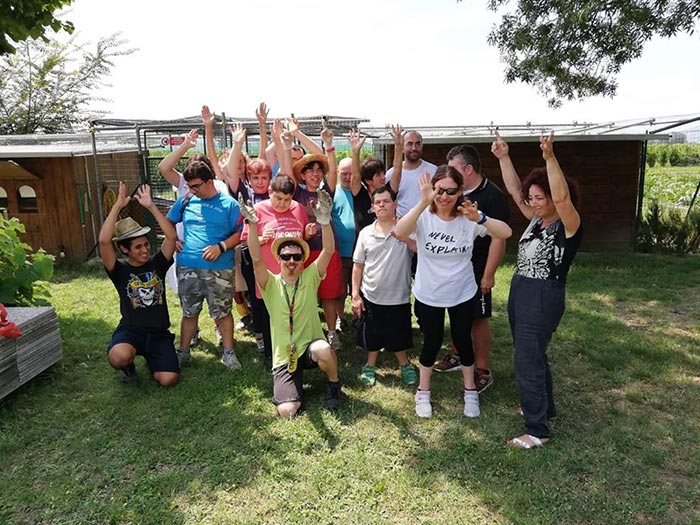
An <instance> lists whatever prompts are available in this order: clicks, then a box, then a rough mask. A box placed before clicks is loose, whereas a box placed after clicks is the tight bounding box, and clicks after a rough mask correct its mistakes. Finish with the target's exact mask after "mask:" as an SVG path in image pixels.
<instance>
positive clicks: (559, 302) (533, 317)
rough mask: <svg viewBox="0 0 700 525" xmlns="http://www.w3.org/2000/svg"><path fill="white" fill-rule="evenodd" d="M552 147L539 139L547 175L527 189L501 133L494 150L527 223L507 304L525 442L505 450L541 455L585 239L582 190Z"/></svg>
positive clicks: (535, 174)
mask: <svg viewBox="0 0 700 525" xmlns="http://www.w3.org/2000/svg"><path fill="white" fill-rule="evenodd" d="M553 143H554V132H551V133H550V134H549V136H543V137H541V138H540V149H541V150H542V157H543V158H544V160H545V164H546V167H544V168H536V169H534V170H532V171H531V172H530V174H529V175H528V176H527V177H525V178H524V179H523V180H522V181H521V180H520V178H519V177H518V174H517V173H516V171H515V167H514V166H513V162H512V161H511V159H510V155H509V149H508V144H507V143H506V141H505V140H503V138H502V137H501V135H500V134H499V133H498V132H496V141H495V142H494V143H493V145H492V146H491V151H492V152H493V154H494V156H495V157H496V158H497V159H498V162H499V165H500V167H501V173H502V174H503V181H504V182H505V185H506V188H507V189H508V193H509V194H510V195H511V197H513V200H514V201H515V203H516V204H517V206H518V209H519V210H520V212H521V213H522V214H523V215H524V216H525V218H527V219H528V220H529V221H530V224H529V225H528V226H527V228H526V229H525V231H524V232H523V234H522V236H521V237H520V240H519V241H518V257H517V261H516V265H515V275H513V280H512V281H511V285H510V295H509V296H508V320H509V322H510V329H511V333H512V335H513V346H514V347H515V359H514V361H515V378H516V381H517V384H518V391H519V393H520V408H519V412H520V413H522V415H523V417H524V419H525V434H523V435H521V436H518V437H515V438H513V439H510V440H509V441H508V443H509V444H510V445H511V446H513V447H515V448H524V449H529V448H533V447H541V446H542V445H544V444H545V443H547V441H548V440H549V438H550V436H551V431H550V428H549V424H548V421H549V420H551V419H553V418H555V417H556V408H555V405H554V397H553V388H552V372H551V370H550V367H549V359H548V357H547V347H548V346H549V342H550V340H551V339H552V334H553V333H554V331H555V330H556V329H557V327H558V326H559V322H560V321H561V318H562V315H563V314H564V309H565V303H566V297H565V292H566V278H567V275H568V273H569V268H570V266H571V263H572V261H573V259H574V256H575V255H576V252H577V251H578V249H579V247H580V246H581V238H582V236H583V227H582V225H581V217H580V215H579V213H578V210H577V209H576V207H577V206H578V185H577V184H576V182H575V181H574V180H573V179H570V178H568V177H566V176H565V175H564V173H563V172H562V170H561V167H560V166H559V162H558V161H557V158H556V157H555V156H554V146H553Z"/></svg>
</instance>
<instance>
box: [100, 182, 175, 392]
mask: <svg viewBox="0 0 700 525" xmlns="http://www.w3.org/2000/svg"><path fill="white" fill-rule="evenodd" d="M134 198H135V199H136V200H137V201H138V203H139V204H140V205H141V206H143V207H144V208H145V209H146V210H148V211H149V212H150V213H151V215H153V218H155V220H156V222H157V223H158V226H160V228H161V230H162V231H163V235H164V236H165V238H164V239H163V243H162V244H161V246H160V250H159V251H158V252H157V253H155V254H154V255H153V256H151V245H150V243H149V241H148V237H147V234H148V233H149V232H150V231H151V229H150V228H149V227H143V228H142V227H141V226H140V225H139V224H138V223H137V222H136V221H135V220H134V219H132V218H131V217H126V218H124V219H122V220H118V219H119V213H120V212H121V211H122V210H123V209H124V208H125V207H126V205H127V204H129V200H130V197H128V196H127V194H126V186H124V183H122V182H120V183H119V192H118V196H117V202H116V203H115V204H114V206H112V209H111V210H110V212H109V214H108V215H107V218H106V219H105V222H104V224H103V225H102V228H101V229H100V235H99V243H100V258H101V259H102V264H103V265H104V268H105V270H106V271H107V275H108V276H109V278H110V280H111V281H112V283H113V284H114V287H115V288H116V290H117V293H118V294H119V310H120V312H121V319H120V321H119V326H117V329H116V330H115V331H114V333H113V334H112V339H111V341H110V343H109V346H108V348H107V355H108V358H109V364H110V365H111V366H112V367H113V368H116V369H117V370H119V380H120V381H121V382H122V383H125V384H136V383H138V381H139V378H138V373H137V372H136V366H135V365H134V359H135V357H136V356H137V355H141V356H143V357H144V358H145V359H146V365H147V366H148V370H149V371H150V372H151V374H153V378H154V379H155V380H156V381H157V382H158V384H160V385H161V386H172V385H174V384H175V383H177V381H178V379H179V377H180V365H179V363H178V359H177V354H176V353H175V344H174V341H175V336H174V335H173V334H172V333H171V332H170V330H169V328H170V315H169V314H168V302H167V300H166V297H165V274H166V272H167V270H168V268H169V267H170V266H171V265H172V264H173V254H174V252H175V243H176V241H177V234H176V233H175V228H174V227H173V225H172V224H171V223H170V221H168V220H167V219H166V218H165V216H164V215H163V214H162V213H161V211H160V210H159V209H158V207H157V206H156V205H155V204H153V200H152V199H151V188H150V187H149V186H146V185H144V186H141V187H140V188H139V189H138V191H137V193H136V195H135V196H134ZM114 243H116V244H117V247H118V248H119V251H120V252H121V254H122V255H124V256H125V257H126V261H120V260H118V259H117V254H116V252H115V250H114Z"/></svg>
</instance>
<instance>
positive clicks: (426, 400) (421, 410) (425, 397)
mask: <svg viewBox="0 0 700 525" xmlns="http://www.w3.org/2000/svg"><path fill="white" fill-rule="evenodd" d="M416 415H417V416H418V417H433V405H432V404H431V403H430V390H427V391H425V390H417V391H416Z"/></svg>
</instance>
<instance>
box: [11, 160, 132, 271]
mask: <svg viewBox="0 0 700 525" xmlns="http://www.w3.org/2000/svg"><path fill="white" fill-rule="evenodd" d="M97 159H98V166H99V170H100V182H101V183H100V187H99V189H98V188H97V184H96V178H95V169H94V162H93V158H92V156H85V157H43V158H17V159H15V162H17V163H18V164H19V165H20V166H22V167H23V168H25V169H27V170H28V171H30V172H31V173H32V174H34V175H36V176H37V177H39V179H38V180H29V181H28V180H22V181H12V180H5V181H2V185H3V187H4V188H5V189H6V190H7V193H8V208H9V209H8V212H9V216H10V217H17V218H18V219H19V220H20V221H22V223H23V224H24V225H25V227H26V230H27V234H26V235H25V237H24V240H25V241H26V242H27V243H28V244H29V245H31V246H32V248H34V249H39V248H43V249H44V250H46V252H48V253H51V254H53V255H58V253H59V250H60V248H61V247H63V248H64V249H65V255H66V258H67V259H68V260H71V261H75V262H80V261H84V260H85V259H86V257H87V256H88V255H89V254H90V253H91V252H92V249H93V247H94V246H95V243H96V242H97V235H98V233H99V229H100V226H101V224H100V221H99V215H98V201H97V199H98V198H99V199H102V197H103V195H104V191H105V190H106V189H107V188H111V189H113V190H114V191H115V192H116V191H117V190H118V187H119V181H120V180H122V181H124V183H125V184H126V185H127V189H128V191H129V192H131V191H133V189H135V188H136V187H137V186H138V184H140V181H141V171H140V168H139V166H140V164H139V158H138V155H137V154H136V153H109V154H102V155H98V157H97ZM23 184H26V185H29V186H31V187H33V188H34V190H35V191H36V194H37V207H38V210H37V211H36V212H28V213H20V212H19V210H18V207H17V200H16V189H17V188H19V186H21V185H23ZM88 190H89V191H88ZM86 193H89V195H90V206H89V208H86V207H85V201H84V199H83V202H81V196H84V194H86ZM81 206H82V207H84V208H85V213H84V216H83V218H82V219H83V221H84V222H82V221H81V213H80V208H81ZM108 212H109V210H104V215H105V216H106V214H107V213H108ZM92 255H95V253H94V252H93V253H92Z"/></svg>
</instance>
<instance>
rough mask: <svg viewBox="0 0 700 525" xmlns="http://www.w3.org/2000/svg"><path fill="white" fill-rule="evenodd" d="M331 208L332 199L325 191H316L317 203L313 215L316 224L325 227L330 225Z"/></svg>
mask: <svg viewBox="0 0 700 525" xmlns="http://www.w3.org/2000/svg"><path fill="white" fill-rule="evenodd" d="M332 207H333V199H331V196H330V195H328V192H326V191H325V190H319V191H318V202H317V203H316V204H315V205H314V215H316V222H318V223H319V224H321V225H323V226H325V225H326V224H330V223H331V208H332Z"/></svg>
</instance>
